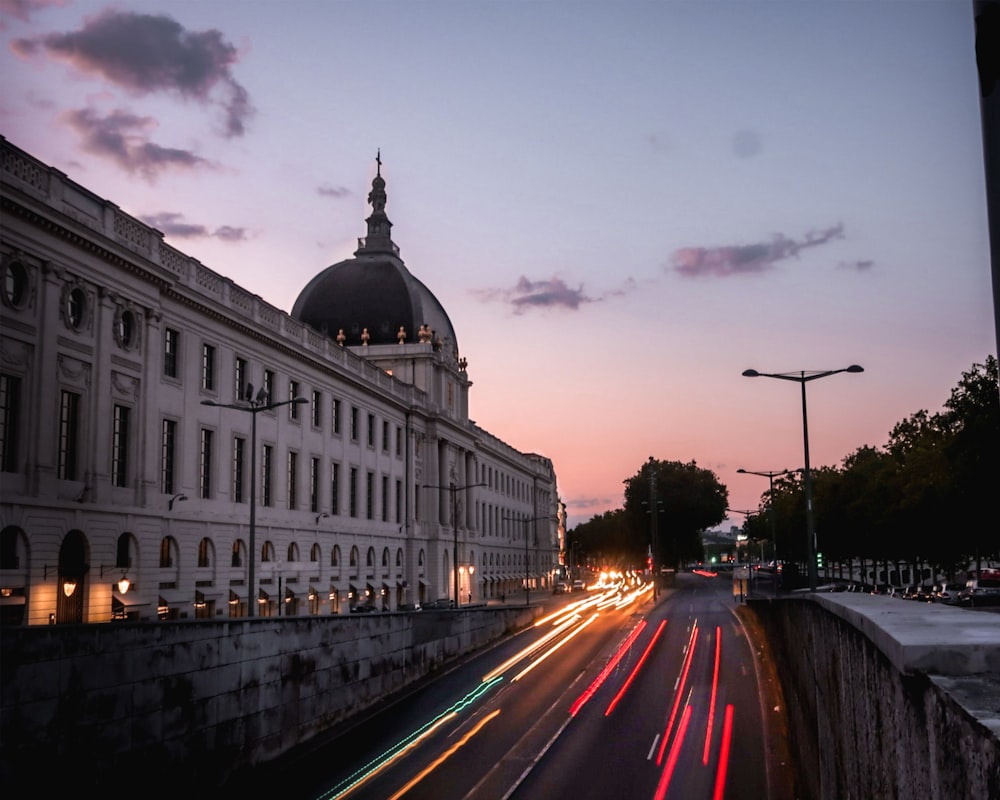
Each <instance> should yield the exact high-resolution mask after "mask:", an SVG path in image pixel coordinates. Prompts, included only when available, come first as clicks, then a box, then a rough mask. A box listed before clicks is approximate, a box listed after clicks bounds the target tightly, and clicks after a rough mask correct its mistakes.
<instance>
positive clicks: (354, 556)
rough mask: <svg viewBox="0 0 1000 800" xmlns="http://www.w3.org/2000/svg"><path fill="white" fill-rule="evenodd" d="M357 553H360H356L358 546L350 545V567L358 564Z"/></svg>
mask: <svg viewBox="0 0 1000 800" xmlns="http://www.w3.org/2000/svg"><path fill="white" fill-rule="evenodd" d="M359 555H360V554H359V553H358V548H357V547H352V548H351V566H352V567H356V566H357V565H358V556H359Z"/></svg>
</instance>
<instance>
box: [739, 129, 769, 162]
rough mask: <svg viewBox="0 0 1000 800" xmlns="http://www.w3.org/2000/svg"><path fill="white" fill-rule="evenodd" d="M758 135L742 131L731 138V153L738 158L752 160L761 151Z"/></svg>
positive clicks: (750, 131)
mask: <svg viewBox="0 0 1000 800" xmlns="http://www.w3.org/2000/svg"><path fill="white" fill-rule="evenodd" d="M761 146H762V145H761V141H760V134H758V133H757V131H752V130H749V129H744V130H741V131H736V134H735V135H734V136H733V152H734V153H735V154H736V155H737V156H738V157H739V158H753V157H754V156H755V155H757V154H758V153H759V152H760V151H761Z"/></svg>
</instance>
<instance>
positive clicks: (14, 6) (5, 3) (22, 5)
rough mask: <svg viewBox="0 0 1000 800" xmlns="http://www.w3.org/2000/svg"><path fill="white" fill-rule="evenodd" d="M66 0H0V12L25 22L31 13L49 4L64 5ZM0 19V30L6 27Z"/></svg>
mask: <svg viewBox="0 0 1000 800" xmlns="http://www.w3.org/2000/svg"><path fill="white" fill-rule="evenodd" d="M67 2H68V0H0V14H2V15H3V16H7V17H11V18H13V19H16V20H20V21H21V22H27V21H28V20H29V19H30V17H31V15H32V14H34V13H35V12H36V11H40V10H42V9H44V8H48V7H49V6H64V5H66V3H67ZM6 27H7V26H6V24H5V23H4V22H3V20H0V30H3V29H4V28H6Z"/></svg>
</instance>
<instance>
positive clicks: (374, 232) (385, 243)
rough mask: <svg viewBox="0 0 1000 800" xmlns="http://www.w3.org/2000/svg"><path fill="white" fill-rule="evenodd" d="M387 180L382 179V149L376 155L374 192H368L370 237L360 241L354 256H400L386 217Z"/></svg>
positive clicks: (373, 181) (367, 220)
mask: <svg viewBox="0 0 1000 800" xmlns="http://www.w3.org/2000/svg"><path fill="white" fill-rule="evenodd" d="M385 201H386V194H385V179H384V178H383V177H382V148H379V149H378V151H377V153H376V155H375V178H374V179H373V180H372V190H371V191H370V192H368V202H369V204H370V205H371V207H372V213H371V216H370V217H368V219H366V220H365V222H367V223H368V235H367V236H366V237H365V238H364V239H359V240H358V249H357V252H355V254H354V255H356V256H358V255H361V254H363V253H364V254H372V253H391V254H392V255H395V256H398V255H399V248H398V247H396V245H395V244H393V242H392V236H391V235H390V231H391V230H392V223H391V222H390V221H389V218H388V217H387V216H386V215H385Z"/></svg>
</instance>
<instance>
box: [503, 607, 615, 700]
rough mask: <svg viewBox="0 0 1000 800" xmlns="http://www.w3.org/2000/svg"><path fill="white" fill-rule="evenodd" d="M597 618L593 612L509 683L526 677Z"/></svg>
mask: <svg viewBox="0 0 1000 800" xmlns="http://www.w3.org/2000/svg"><path fill="white" fill-rule="evenodd" d="M598 616H599V615H598V614H597V612H594V615H593V616H592V617H591V618H590V619H588V620H587V621H585V622H582V623H580V625H578V626H577V629H576V630H575V631H573V632H572V633H571V634H569V635H568V636H565V637H564V638H563V639H562V641H560V642H559V643H558V644H555V645H553V646H552V647H550V648H549V649H548V650H546V651H545V652H544V653H542V655H540V656H539V657H538V658H536V659H535V660H534V661H532V662H531V663H530V664H528V666H526V667H525V668H524V669H522V670H521V671H520V672H519V673H517V675H515V676H514V677H513V678H511V683H514V682H516V681H518V680H520V679H521V678H523V677H524V676H525V675H527V674H528V673H529V672H531V670H533V669H534V668H535V667H537V666H538V665H539V664H541V663H542V662H543V661H544V660H545V659H547V658H548V657H549V656H550V655H552V654H553V653H554V652H555V651H556V650H558V649H559V648H560V647H562V646H563V645H564V644H566V642H568V641H569V640H570V639H572V638H573V637H574V636H576V635H577V634H578V633H580V632H581V631H582V630H583V629H584V628H586V627H587V626H588V625H589V624H590V623H591V622H593V621H594V620H595V619H597V617H598Z"/></svg>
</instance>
